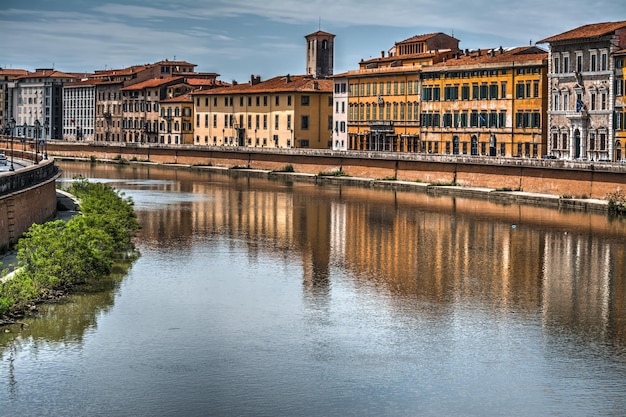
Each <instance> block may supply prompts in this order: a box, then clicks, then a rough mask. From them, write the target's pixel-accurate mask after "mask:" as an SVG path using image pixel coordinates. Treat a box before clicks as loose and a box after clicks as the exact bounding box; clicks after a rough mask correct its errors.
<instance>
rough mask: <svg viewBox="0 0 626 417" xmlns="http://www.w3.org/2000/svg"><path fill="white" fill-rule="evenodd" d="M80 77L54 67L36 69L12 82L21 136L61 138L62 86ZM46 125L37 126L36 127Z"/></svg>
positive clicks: (15, 116)
mask: <svg viewBox="0 0 626 417" xmlns="http://www.w3.org/2000/svg"><path fill="white" fill-rule="evenodd" d="M78 78H80V77H78V76H77V75H74V74H66V73H63V72H60V71H56V70H54V69H37V70H36V71H35V72H33V73H28V74H27V75H23V76H21V77H16V78H15V79H14V80H13V81H12V82H9V84H8V88H9V90H10V93H9V95H10V96H11V100H12V103H11V107H12V109H13V113H14V116H13V117H14V118H15V121H16V124H17V125H18V126H20V127H21V132H22V136H26V137H29V138H33V137H35V136H36V137H38V138H41V139H61V137H62V134H63V85H64V84H66V83H69V82H75V81H77V79H78ZM38 125H39V126H43V127H42V128H41V129H38V128H37V126H38Z"/></svg>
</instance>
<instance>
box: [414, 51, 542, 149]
mask: <svg viewBox="0 0 626 417" xmlns="http://www.w3.org/2000/svg"><path fill="white" fill-rule="evenodd" d="M546 74H547V53H546V52H545V51H543V50H542V49H539V48H536V47H532V46H527V47H520V48H514V49H510V50H504V49H502V48H499V49H491V50H477V51H473V52H470V51H467V50H466V51H465V52H464V53H457V54H456V55H455V56H454V57H453V58H451V59H447V60H445V61H441V62H439V63H436V64H434V65H432V66H430V67H427V68H423V69H422V71H421V74H420V79H421V113H420V122H421V123H420V145H421V147H420V152H425V153H433V154H452V155H459V154H463V155H476V156H478V155H482V156H517V157H539V156H540V155H544V154H545V152H546V149H545V134H546V124H547V123H546V122H547V120H546V106H547V78H546V77H547V75H546Z"/></svg>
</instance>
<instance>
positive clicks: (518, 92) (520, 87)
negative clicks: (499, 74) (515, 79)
mask: <svg viewBox="0 0 626 417" xmlns="http://www.w3.org/2000/svg"><path fill="white" fill-rule="evenodd" d="M515 98H524V84H523V83H517V85H516V86H515Z"/></svg>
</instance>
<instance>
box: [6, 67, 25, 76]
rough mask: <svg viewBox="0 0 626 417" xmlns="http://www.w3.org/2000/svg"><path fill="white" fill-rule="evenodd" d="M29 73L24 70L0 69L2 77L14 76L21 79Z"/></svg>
mask: <svg viewBox="0 0 626 417" xmlns="http://www.w3.org/2000/svg"><path fill="white" fill-rule="evenodd" d="M27 74H28V71H26V70H23V69H8V68H5V69H0V75H13V76H16V77H20V76H22V75H27Z"/></svg>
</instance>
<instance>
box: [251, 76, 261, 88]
mask: <svg viewBox="0 0 626 417" xmlns="http://www.w3.org/2000/svg"><path fill="white" fill-rule="evenodd" d="M260 82H261V76H260V75H257V76H256V77H255V76H254V74H252V75H251V76H250V85H257V84H258V83H260Z"/></svg>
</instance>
